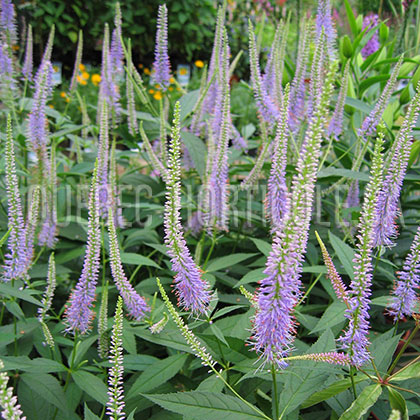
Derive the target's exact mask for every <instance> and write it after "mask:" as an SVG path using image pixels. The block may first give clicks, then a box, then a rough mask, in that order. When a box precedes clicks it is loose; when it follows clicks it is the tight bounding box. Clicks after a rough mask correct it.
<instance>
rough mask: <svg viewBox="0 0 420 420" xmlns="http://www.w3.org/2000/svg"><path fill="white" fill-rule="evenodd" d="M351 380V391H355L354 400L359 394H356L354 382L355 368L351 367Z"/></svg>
mask: <svg viewBox="0 0 420 420" xmlns="http://www.w3.org/2000/svg"><path fill="white" fill-rule="evenodd" d="M350 380H351V389H352V391H353V397H354V399H356V398H357V392H356V383H355V382H354V366H350Z"/></svg>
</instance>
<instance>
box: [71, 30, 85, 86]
mask: <svg viewBox="0 0 420 420" xmlns="http://www.w3.org/2000/svg"><path fill="white" fill-rule="evenodd" d="M82 55H83V31H82V30H81V29H80V31H79V39H78V41H77V50H76V59H75V60H74V67H73V75H72V76H71V82H70V92H73V90H74V89H75V88H76V86H77V76H78V74H79V71H80V64H81V63H82Z"/></svg>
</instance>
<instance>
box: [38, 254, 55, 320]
mask: <svg viewBox="0 0 420 420" xmlns="http://www.w3.org/2000/svg"><path fill="white" fill-rule="evenodd" d="M56 284H57V280H56V275H55V258H54V252H52V253H51V255H50V259H49V260H48V275H47V288H46V289H45V292H44V296H43V298H42V301H41V303H42V307H40V308H39V309H38V313H39V316H38V319H39V320H40V321H41V322H42V321H44V320H45V316H46V315H47V312H48V311H49V310H50V308H51V304H52V299H53V296H54V291H55V287H56Z"/></svg>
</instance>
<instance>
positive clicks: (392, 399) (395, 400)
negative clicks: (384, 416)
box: [387, 386, 409, 420]
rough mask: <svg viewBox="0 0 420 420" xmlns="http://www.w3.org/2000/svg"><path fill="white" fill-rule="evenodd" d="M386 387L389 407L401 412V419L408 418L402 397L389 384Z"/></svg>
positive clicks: (406, 419) (405, 404) (405, 419)
mask: <svg viewBox="0 0 420 420" xmlns="http://www.w3.org/2000/svg"><path fill="white" fill-rule="evenodd" d="M387 389H388V393H389V403H390V404H391V408H392V409H393V410H398V411H399V412H400V413H401V420H409V419H408V410H407V403H406V402H405V399H404V397H403V396H402V395H401V394H400V393H399V392H398V391H396V390H395V389H393V388H391V387H390V386H387Z"/></svg>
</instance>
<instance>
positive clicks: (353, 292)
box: [339, 132, 384, 366]
mask: <svg viewBox="0 0 420 420" xmlns="http://www.w3.org/2000/svg"><path fill="white" fill-rule="evenodd" d="M383 138H384V134H383V132H381V133H380V134H379V136H378V138H377V140H376V143H375V150H374V156H373V160H372V169H371V173H370V179H369V182H368V185H367V186H366V192H365V197H364V200H363V206H362V213H361V216H360V220H359V225H358V232H359V235H358V236H357V238H358V243H357V245H356V247H357V251H356V254H355V258H354V260H353V263H354V279H353V280H352V282H351V284H350V290H349V291H350V298H349V300H348V305H349V308H348V309H347V310H346V313H345V316H346V318H348V319H349V320H350V322H349V325H348V328H347V330H346V332H345V334H344V336H342V337H340V339H339V340H340V342H341V343H342V346H343V348H344V349H348V353H349V356H350V359H351V361H352V364H354V365H355V366H361V365H363V364H364V363H366V362H367V361H368V360H369V357H370V355H369V350H368V346H369V339H368V333H369V304H370V299H369V297H370V295H371V290H370V289H371V285H372V272H373V268H372V249H373V239H374V237H373V235H374V233H373V228H374V225H375V218H376V212H375V207H376V200H377V196H378V192H379V189H380V186H381V182H382V154H381V152H382V145H383V142H384V140H383Z"/></svg>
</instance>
